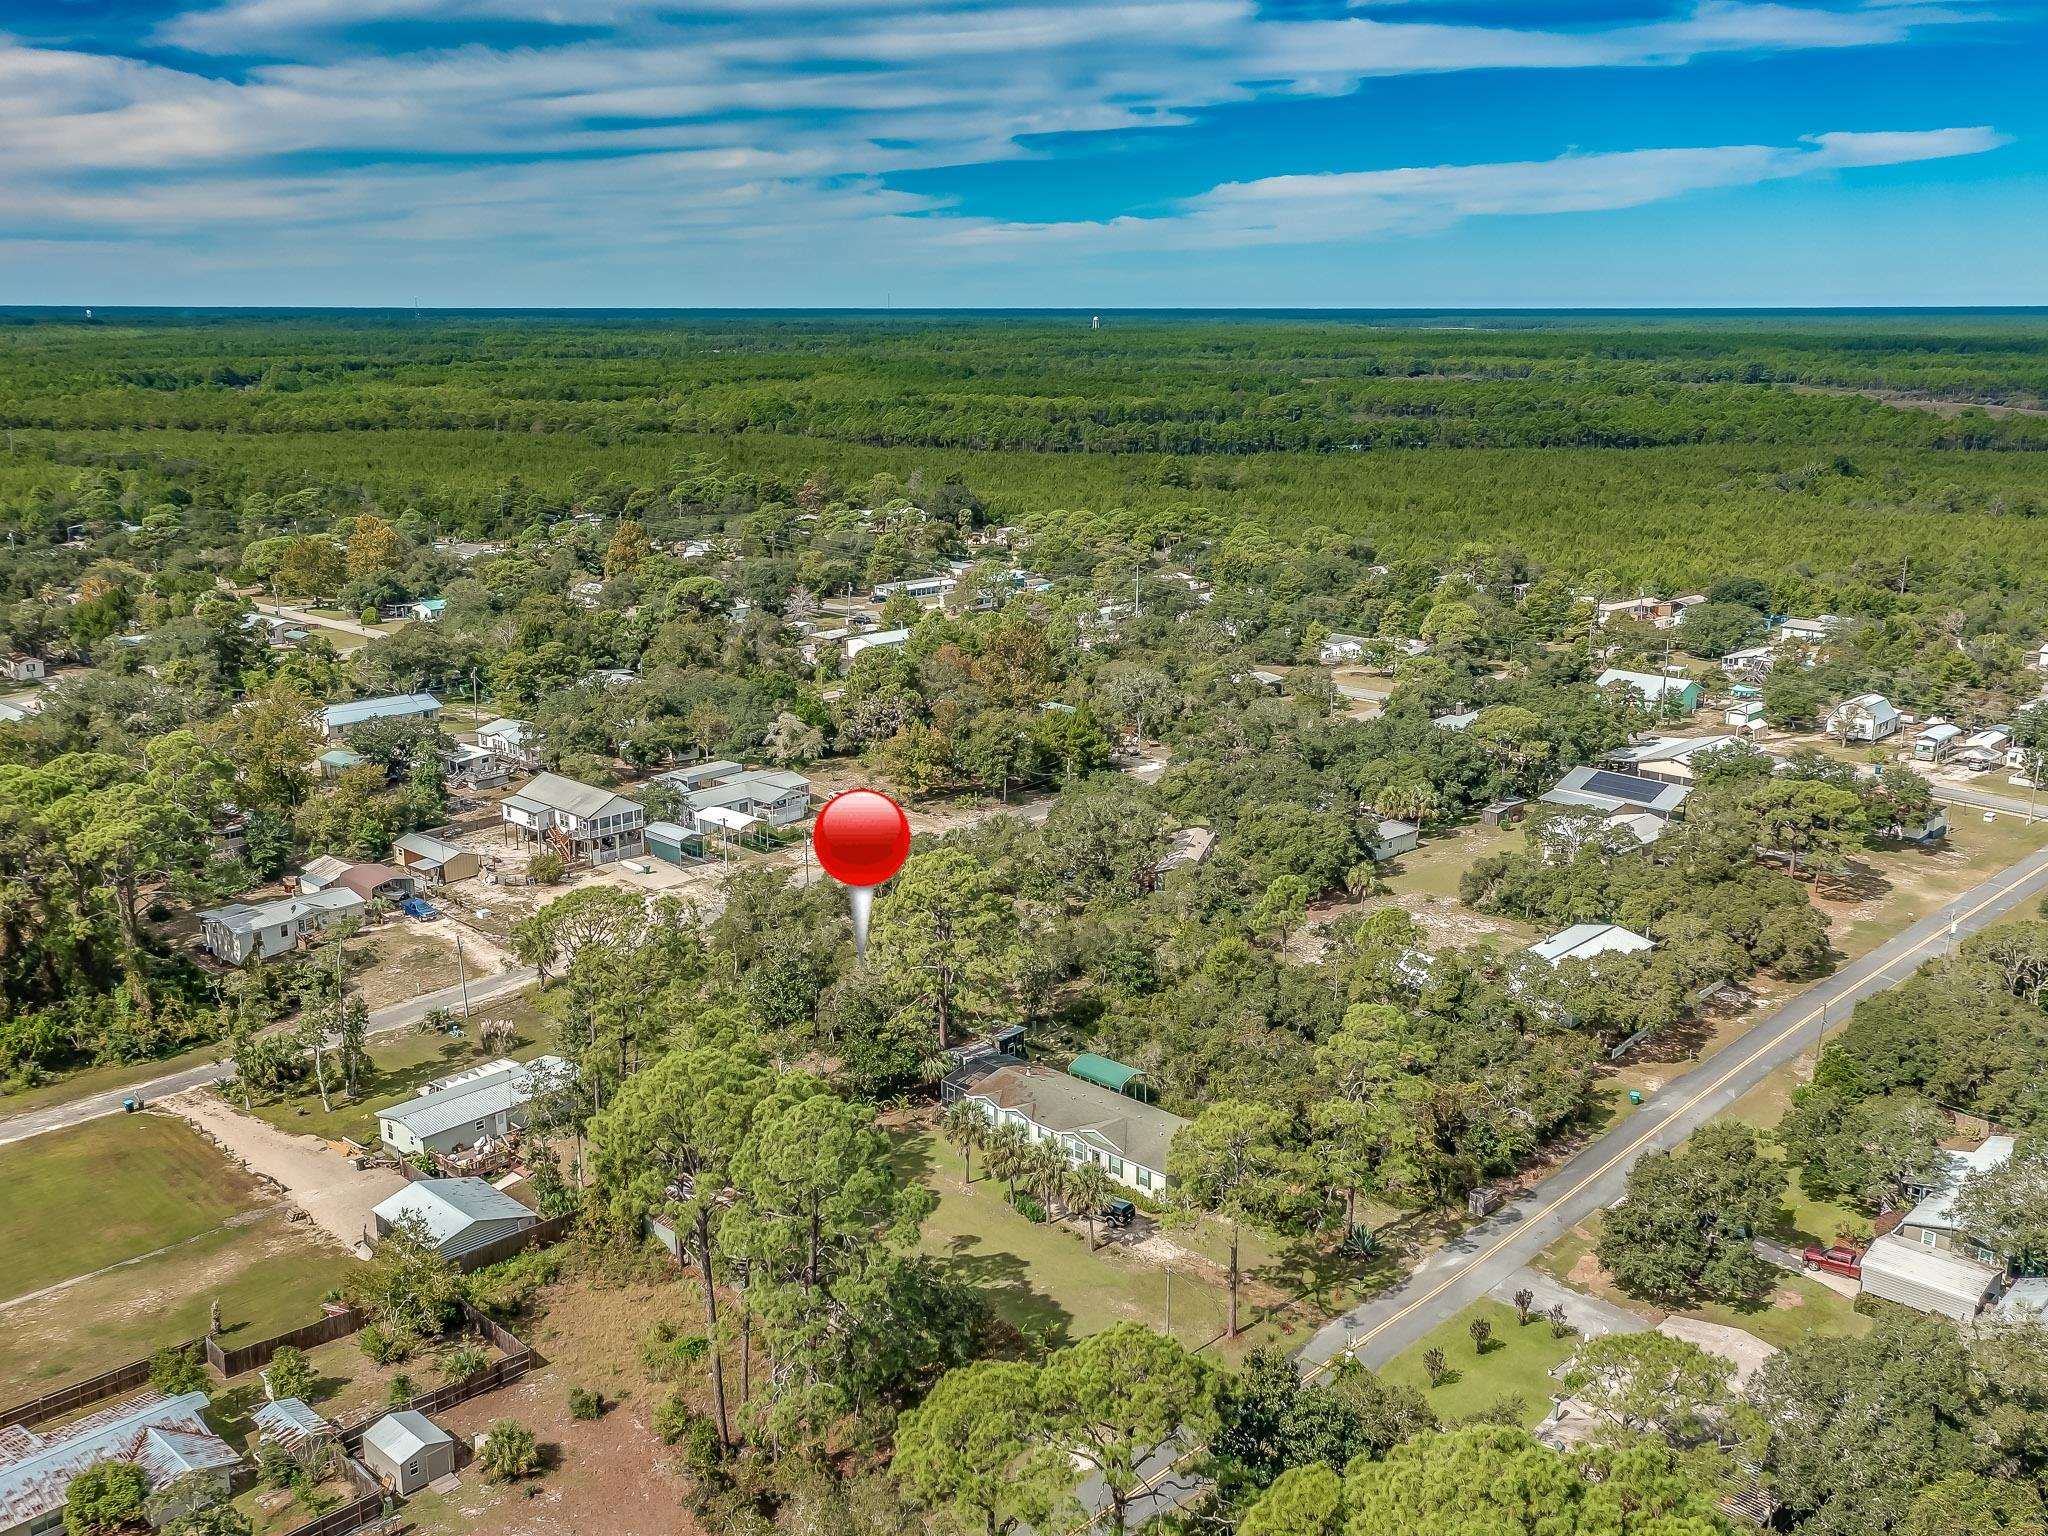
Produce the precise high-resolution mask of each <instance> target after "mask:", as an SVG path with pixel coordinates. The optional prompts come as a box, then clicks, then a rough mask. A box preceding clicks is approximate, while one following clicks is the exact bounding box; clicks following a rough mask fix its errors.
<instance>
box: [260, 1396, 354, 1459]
mask: <svg viewBox="0 0 2048 1536" xmlns="http://www.w3.org/2000/svg"><path fill="white" fill-rule="evenodd" d="M249 1422H250V1423H251V1424H253V1425H255V1426H256V1439H257V1441H258V1442H259V1443H268V1444H270V1445H275V1446H276V1447H278V1448H279V1449H280V1450H282V1451H284V1452H285V1453H286V1454H287V1455H290V1456H293V1457H305V1456H307V1455H310V1454H311V1453H312V1452H313V1451H315V1450H317V1449H318V1448H319V1447H320V1446H322V1445H326V1444H328V1443H329V1442H331V1441H332V1440H333V1439H334V1426H333V1425H332V1424H330V1423H328V1422H327V1421H326V1420H325V1419H323V1418H321V1417H320V1415H319V1414H318V1413H317V1412H315V1411H314V1410H313V1409H312V1408H309V1407H308V1406H307V1405H306V1403H305V1402H304V1401H303V1400H302V1399H300V1398H296V1397H280V1398H278V1399H276V1400H275V1401H274V1402H265V1403H258V1404H257V1405H256V1406H255V1407H254V1408H252V1409H251V1410H250V1411H249Z"/></svg>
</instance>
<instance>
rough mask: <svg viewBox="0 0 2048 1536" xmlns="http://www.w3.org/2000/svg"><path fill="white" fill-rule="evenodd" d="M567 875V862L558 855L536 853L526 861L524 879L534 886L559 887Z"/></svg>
mask: <svg viewBox="0 0 2048 1536" xmlns="http://www.w3.org/2000/svg"><path fill="white" fill-rule="evenodd" d="M568 873H569V861H568V860H567V859H565V858H563V857H562V856H561V855H560V854H559V853H536V854H535V855H534V856H533V857H532V858H530V859H528V860H527V861H526V878H527V879H529V880H531V881H532V882H533V883H534V884H535V885H560V884H561V883H562V881H563V879H564V878H565V877H566V876H567V875H568Z"/></svg>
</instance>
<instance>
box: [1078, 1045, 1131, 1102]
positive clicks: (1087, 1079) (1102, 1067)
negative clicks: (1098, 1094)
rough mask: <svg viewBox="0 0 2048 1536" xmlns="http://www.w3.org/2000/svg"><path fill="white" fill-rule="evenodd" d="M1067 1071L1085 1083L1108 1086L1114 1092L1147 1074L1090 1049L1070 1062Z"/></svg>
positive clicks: (1119, 1091) (1100, 1086)
mask: <svg viewBox="0 0 2048 1536" xmlns="http://www.w3.org/2000/svg"><path fill="white" fill-rule="evenodd" d="M1067 1073H1068V1075H1069V1076H1071V1077H1078V1078H1080V1079H1081V1081H1082V1082H1084V1083H1093V1084H1095V1086H1096V1087H1098V1088H1107V1089H1109V1090H1110V1091H1111V1092H1112V1093H1122V1092H1123V1091H1124V1090H1125V1089H1127V1088H1129V1087H1130V1085H1131V1084H1132V1083H1134V1082H1136V1081H1137V1080H1138V1079H1139V1078H1141V1077H1143V1076H1144V1075H1145V1074H1144V1072H1143V1071H1142V1070H1140V1069H1139V1068H1137V1067H1127V1066H1125V1065H1124V1064H1123V1063H1122V1062H1120V1061H1111V1060H1110V1059H1109V1058H1108V1057H1107V1056H1097V1055H1095V1054H1094V1053H1093V1052H1090V1051H1083V1052H1082V1053H1081V1054H1080V1055H1079V1056H1076V1057H1075V1058H1074V1059H1073V1061H1071V1062H1070V1063H1068V1065H1067Z"/></svg>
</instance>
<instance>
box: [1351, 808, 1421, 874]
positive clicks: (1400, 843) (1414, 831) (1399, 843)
mask: <svg viewBox="0 0 2048 1536" xmlns="http://www.w3.org/2000/svg"><path fill="white" fill-rule="evenodd" d="M1421 845H1422V828H1420V827H1418V826H1417V825H1415V823H1414V822H1412V821H1396V820H1395V819H1394V818H1393V817H1391V816H1382V817H1381V818H1380V819H1379V820H1378V821H1377V822H1375V823H1374V825H1373V829H1372V831H1371V832H1369V833H1367V834H1366V839H1365V851H1366V852H1367V853H1369V854H1371V855H1372V857H1373V862H1374V863H1376V864H1384V863H1386V862H1387V860H1389V859H1398V858H1400V857H1401V855H1402V854H1404V853H1413V852H1414V851H1415V850H1416V849H1417V848H1419V847H1420V846H1421Z"/></svg>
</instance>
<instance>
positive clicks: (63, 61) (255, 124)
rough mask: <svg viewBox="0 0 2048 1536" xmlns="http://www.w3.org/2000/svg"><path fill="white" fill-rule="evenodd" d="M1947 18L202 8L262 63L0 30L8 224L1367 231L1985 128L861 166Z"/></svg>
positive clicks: (722, 6) (872, 238)
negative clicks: (916, 181) (1754, 139)
mask: <svg viewBox="0 0 2048 1536" xmlns="http://www.w3.org/2000/svg"><path fill="white" fill-rule="evenodd" d="M1964 3H1965V4H1967V3H1968V0H1964ZM1958 15H1959V13H1958V12H1957V11H1956V10H1955V9H1954V8H1953V7H1942V6H1938V5H1934V4H1915V3H1912V0H1881V3H1869V4H1864V5H1862V6H1860V7H1855V8H1850V9H1841V8H1830V7H1826V6H1820V5H1812V6H1808V5H1789V4H1777V3H1770V0H1758V3H1738V0H1700V3H1698V4H1696V5H1694V6H1693V8H1692V9H1690V10H1688V11H1685V12H1683V13H1682V14H1679V15H1677V16H1676V17H1674V18H1671V19H1668V20H1664V21H1659V22H1652V23H1643V22H1630V23H1626V24H1616V25H1611V26H1605V27H1601V26H1573V27H1558V28H1552V29H1546V28H1541V27H1529V26H1520V27H1511V26H1485V25H1450V24H1444V23H1436V22H1419V21H1411V20H1406V19H1404V18H1403V13H1402V11H1401V9H1400V8H1399V7H1398V6H1383V7H1375V8H1374V14H1372V15H1369V16H1368V15H1358V14H1353V15H1348V16H1336V17H1326V18H1321V19H1302V18H1301V17H1300V16H1299V15H1298V14H1295V15H1289V14H1287V13H1281V14H1279V15H1274V14H1268V13H1263V12H1261V11H1260V10H1259V9H1258V7H1257V6H1256V5H1254V4H1253V3H1252V0H1073V3H1064V4H1063V3H1059V0H937V3H926V4H913V3H911V0H224V3H221V4H216V5H210V6H206V7H203V8H194V9H192V10H190V11H187V12H186V13H184V14H182V15H179V16H176V17H174V18H172V19H171V20H170V21H168V22H166V23H164V24H163V26H162V27H161V28H160V29H159V33H158V36H157V39H156V40H157V41H159V42H163V43H167V44H170V45H173V46H175V47H179V48H184V49H188V50H194V51H196V52H200V53H205V52H218V53H220V54H222V55H230V54H233V55H254V56H256V57H257V58H258V59H259V60H261V61H262V62H257V63H254V64H251V65H248V66H246V67H239V68H236V69H233V70H225V69H223V70H219V71H213V70H208V69H202V68H198V67H193V68H180V67H177V66H175V65H174V64H171V63H166V62H150V61H145V60H141V59H133V58H127V57H122V56H119V55H117V54H109V53H95V52H88V51H84V50H82V49H65V48H59V47H54V46H33V45H29V44H27V43H23V42H21V41H19V40H12V39H9V38H7V37H5V36H4V35H0V145H5V146H6V151H5V153H0V236H4V237H8V238H13V239H16V240H22V239H27V240H47V239H52V238H56V239H67V240H75V241H78V242H81V243H83V242H87V241H93V240H101V239H105V238H118V237H121V236H124V235H125V236H129V237H133V238H140V239H147V240H150V241H152V242H156V243H159V244H164V243H167V242H177V241H183V242H184V243H185V244H186V246H187V248H189V249H195V250H196V249H204V248H209V247H210V248H225V247H226V246H228V245H230V244H232V245H233V246H234V247H235V248H236V249H238V250H240V251H242V252H244V253H245V255H246V259H248V260H249V261H251V262H252V263H255V262H261V261H265V260H271V259H276V258H277V257H278V256H280V255H286V254H290V253H293V252H294V251H295V250H297V249H298V248H299V247H302V246H303V245H304V244H305V243H306V240H307V236H308V232H318V234H319V236H320V238H321V239H322V240H323V241H324V242H325V243H326V245H327V247H328V248H329V249H332V250H335V251H336V252H344V251H359V250H363V249H367V248H368V247H369V246H370V245H371V244H372V243H374V244H375V245H376V246H377V248H378V249H379V250H383V251H389V252H395V253H400V254H402V253H403V252H405V251H406V250H407V249H409V248H415V247H418V248H441V247H445V246H447V245H450V244H454V243H460V242H462V241H464V240H482V239H487V238H494V239H506V240H508V241H510V242H513V243H516V245H517V247H518V249H519V251H520V252H521V254H522V256H525V255H531V256H532V257H533V259H536V260H543V259H552V258H553V257H554V256H555V255H557V254H566V253H578V252H581V253H597V254H601V253H602V252H603V251H605V250H607V249H612V248H619V247H631V248H635V249H646V250H659V249H660V248H661V247H662V243H663V242H665V241H666V242H685V243H687V245H688V247H689V248H690V251H691V252H692V253H693V254H694V253H695V252H697V251H699V250H721V251H722V250H745V251H747V252H748V253H749V257H748V259H749V260H763V261H781V260H790V261H797V260H802V259H817V253H824V252H829V253H831V255H832V256H833V257H836V258H844V259H849V260H850V259H855V258H856V257H858V256H860V255H861V254H862V253H869V254H871V255H872V256H873V258H874V259H875V260H877V261H880V262H885V263H902V262H912V263H914V262H919V261H923V262H927V263H933V262H939V261H943V260H947V259H953V258H956V257H957V256H958V255H959V253H960V251H961V249H962V247H966V246H981V247H985V248H990V249H994V248H996V247H999V246H1001V245H1003V244H1006V243H1015V242H1040V243H1043V242H1071V243H1076V244H1086V245H1100V246H1104V247H1123V246H1131V247H1137V246H1143V245H1147V244H1155V243H1160V242H1167V243H1174V244H1197V245H1200V244H1206V245H1212V246H1213V245H1230V244H1236V245H1249V244H1259V243H1275V242H1282V241H1293V242H1298V241H1304V240H1309V241H1313V240H1334V239H1367V238H1378V237H1381V236H1385V235H1389V234H1396V233H1400V232H1403V231H1406V230H1412V229H1421V228H1428V227H1432V226H1433V225H1440V224H1441V223H1443V222H1445V221H1448V220H1453V219H1457V218H1466V217H1474V216H1478V215H1481V214H1486V213H1536V212H1545V211H1567V210H1570V209H1574V208H1596V207H1622V206H1629V205H1630V204H1631V203H1633V202H1637V201H1646V200H1653V199H1655V198H1658V197H1667V196H1675V195H1679V193H1681V192H1683V191H1687V190H1695V189H1698V188H1703V187H1710V186H1719V185H1735V184H1742V183H1745V182H1750V181H1758V180H1765V179H1770V178H1772V177H1774V176H1780V175H1797V174H1803V173H1807V172H1811V171H1819V170H1825V169H1831V168H1841V167H1851V166H1857V165H1875V164H1896V163H1900V162H1901V161H1903V160H1906V159H1916V158H1933V157H1934V156H1935V155H1936V154H1937V153H1940V154H1969V153H1977V152H1980V151H1981V150H1983V149H1986V148H1991V147H1994V143H1993V141H1995V140H1996V135H1993V134H1991V132H1990V130H1988V129H1946V130H1939V131H1938V132H1937V133H1936V134H1932V135H1929V134H1905V135H1868V134H1865V135H1852V134H1825V135H1821V136H1818V137H1816V138H1815V139H1813V140H1811V141H1810V142H1809V143H1808V145H1807V146H1806V147H1804V148H1798V149H1771V148H1759V147H1743V146H1726V147H1722V148H1715V149H1698V150H1643V151H1637V152H1633V153H1630V154H1622V155H1599V156H1595V155H1589V156H1574V157H1567V158H1565V159H1563V160H1558V161H1539V162H1529V163H1526V164H1519V165H1496V166H1467V167H1436V168H1413V169H1401V170H1381V171H1367V172H1359V173H1352V174H1349V175H1345V176H1338V177H1274V178H1270V179H1268V180H1265V181H1258V182H1246V183H1239V184H1232V185H1229V186H1222V187H1217V188H1215V189H1214V190H1212V191H1211V192H1209V193H1206V194H1203V195H1202V196H1201V197H1198V198H1195V199H1192V200H1190V201H1189V202H1188V203H1186V204H1184V205H1182V206H1181V207H1179V208H1177V209H1175V210H1173V211H1172V213H1171V216H1169V217H1164V218H1158V219H1137V218H1130V219H1122V220H1113V221H1107V222H1104V223H1099V224H1065V225H1047V226H1007V225H1001V224H996V223H992V222H989V221H985V220H976V219H966V218H962V217H959V216H957V215H955V214H952V213H950V212H948V211H947V210H946V209H944V208H943V207H942V206H940V205H938V204H936V203H934V202H933V201H932V200H930V199H927V198H921V197H913V196H909V195H906V194H903V193H900V192H896V191H893V190H890V189H889V188H887V187H886V186H885V185H883V183H882V181H881V178H883V177H886V176H888V175H890V174H891V173H895V172H901V171H909V170H918V169H929V168H933V167H942V166H950V165H963V164H976V163H985V162H990V161H996V160H1000V159H1005V158H1016V157H1020V156H1023V155H1025V154H1027V153H1028V152H1029V151H1027V149H1026V148H1025V145H1026V143H1028V142H1029V141H1030V140H1031V139H1032V138H1033V137H1034V136H1040V135H1050V134H1059V133H1081V132H1102V131H1111V130H1122V129H1132V128H1138V127H1145V128H1158V127H1166V126H1174V125H1179V124H1182V123H1185V122H1187V121H1188V120H1189V119H1190V117H1191V116H1192V115H1193V114H1195V113H1197V112H1200V111H1202V110H1203V109H1206V108H1211V107H1215V106H1219V105H1223V104H1227V103H1234V102H1242V101H1245V100H1248V99H1251V98H1253V97H1255V96H1259V95H1275V94H1333V93H1340V92H1346V91H1351V90H1355V89H1357V88H1358V87H1359V86H1360V84H1361V83H1362V82H1365V81H1369V80H1371V79H1373V78H1375V77H1382V76H1388V75H1396V74H1412V73H1432V72H1443V71H1453V70H1469V69H1480V68H1488V69H1493V68H1514V69H1560V70H1569V69H1582V68H1593V67H1611V66H1616V65H1628V66H1673V65H1678V64H1681V63H1683V62H1684V61H1686V60H1688V59H1691V58H1695V57H1698V56H1700V55H1703V54H1707V53H1713V52H1723V51H1760V50H1771V49H1780V48H1815V47H1831V48H1832V47H1856V46H1881V45H1884V44H1888V43H1893V42H1896V41H1898V40H1899V39H1900V38H1903V37H1905V36H1907V35H1909V33H1911V32H1912V31H1913V30H1914V29H1916V28H1918V27H1922V26H1929V25H1935V26H1945V25H1949V24H1951V23H1952V22H1954V21H1955V20H1957V19H1958ZM483 20H490V21H495V22H501V23H514V24H519V23H524V24H527V26H528V29H529V30H528V34H527V41H526V43H525V44H524V45H523V46H486V45H483V44H472V45H468V46H445V45H440V46H434V47H431V48H430V47H424V46H422V47H419V48H416V49H414V50H412V51H407V52H400V53H396V54H390V53H387V52H382V51H379V50H377V49H373V48H371V47H370V46H369V45H367V44H365V43H363V42H362V41H360V29H361V28H362V26H363V25H364V24H365V23H371V22H376V23H395V22H408V21H418V22H433V23H438V24H441V25H440V27H439V28H437V30H436V31H435V32H434V33H432V34H421V35H422V36H426V35H432V36H434V37H437V38H442V39H445V38H446V37H447V36H449V35H451V30H452V32H453V33H455V34H459V32H460V28H461V26H462V24H465V23H476V22H479V21H483ZM384 35H385V36H386V38H387V43H386V46H387V47H388V46H389V45H388V37H389V36H390V35H392V34H391V33H390V32H389V30H388V28H387V30H386V32H385V34H384ZM397 35H403V34H402V32H401V33H399V34H397ZM1972 135H1975V137H1974V138H1973V137H1971V136H1972ZM907 215H921V216H922V217H919V218H916V219H912V218H909V217H906V216H907ZM775 241H787V242H790V243H791V244H790V248H789V249H774V248H772V246H773V242H775ZM223 259H226V258H223ZM337 259H339V257H337Z"/></svg>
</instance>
